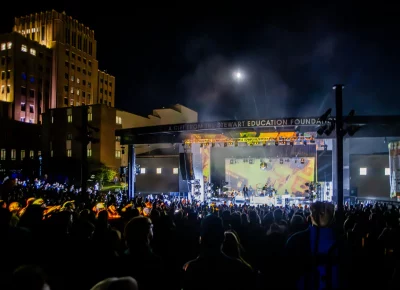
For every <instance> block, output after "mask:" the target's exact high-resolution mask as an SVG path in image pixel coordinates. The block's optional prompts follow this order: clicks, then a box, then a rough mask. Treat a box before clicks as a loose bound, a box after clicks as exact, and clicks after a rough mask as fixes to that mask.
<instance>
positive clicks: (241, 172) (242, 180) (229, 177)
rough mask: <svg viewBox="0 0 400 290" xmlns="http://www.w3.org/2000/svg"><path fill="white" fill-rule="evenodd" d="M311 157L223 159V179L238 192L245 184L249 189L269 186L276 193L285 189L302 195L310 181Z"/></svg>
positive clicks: (312, 175) (312, 174)
mask: <svg viewBox="0 0 400 290" xmlns="http://www.w3.org/2000/svg"><path fill="white" fill-rule="evenodd" d="M314 168H315V157H304V158H261V159H260V158H258V159H255V158H244V159H243V158H241V159H236V158H226V159H225V180H226V181H227V182H228V183H229V184H228V185H229V186H230V187H231V189H232V190H242V188H243V186H244V185H245V184H246V185H247V186H248V187H250V186H251V187H252V188H253V189H262V187H263V186H264V185H265V184H268V185H271V186H272V188H275V189H276V190H277V193H278V194H284V193H285V190H287V191H288V192H289V193H290V194H293V195H296V196H303V195H304V191H305V190H306V189H307V187H306V186H305V183H307V182H313V181H314Z"/></svg>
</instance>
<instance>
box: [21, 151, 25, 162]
mask: <svg viewBox="0 0 400 290" xmlns="http://www.w3.org/2000/svg"><path fill="white" fill-rule="evenodd" d="M24 159H25V150H21V160H24Z"/></svg>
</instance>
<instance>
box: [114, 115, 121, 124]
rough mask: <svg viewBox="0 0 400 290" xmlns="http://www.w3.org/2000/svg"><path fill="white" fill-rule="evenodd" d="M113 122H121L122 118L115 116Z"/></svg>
mask: <svg viewBox="0 0 400 290" xmlns="http://www.w3.org/2000/svg"><path fill="white" fill-rule="evenodd" d="M115 123H116V124H122V118H121V117H118V116H117V117H116V119H115Z"/></svg>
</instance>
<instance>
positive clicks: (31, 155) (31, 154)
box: [29, 150, 35, 159]
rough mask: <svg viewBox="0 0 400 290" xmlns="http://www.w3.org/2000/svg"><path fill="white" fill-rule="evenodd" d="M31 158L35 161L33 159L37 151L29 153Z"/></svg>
mask: <svg viewBox="0 0 400 290" xmlns="http://www.w3.org/2000/svg"><path fill="white" fill-rule="evenodd" d="M29 157H30V158H31V159H33V157H35V151H33V150H31V151H29Z"/></svg>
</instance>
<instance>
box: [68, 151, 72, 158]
mask: <svg viewBox="0 0 400 290" xmlns="http://www.w3.org/2000/svg"><path fill="white" fill-rule="evenodd" d="M67 157H72V150H71V149H68V150H67Z"/></svg>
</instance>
